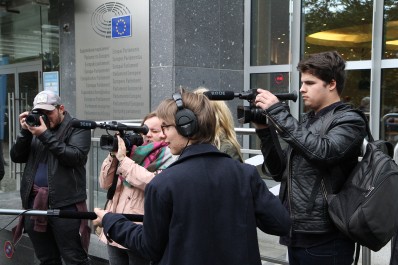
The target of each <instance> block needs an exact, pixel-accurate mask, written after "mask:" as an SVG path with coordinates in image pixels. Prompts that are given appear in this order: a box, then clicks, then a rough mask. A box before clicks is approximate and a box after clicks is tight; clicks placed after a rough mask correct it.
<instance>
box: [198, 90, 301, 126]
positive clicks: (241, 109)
mask: <svg viewBox="0 0 398 265" xmlns="http://www.w3.org/2000/svg"><path fill="white" fill-rule="evenodd" d="M204 94H205V95H206V96H207V97H208V98H209V99H210V100H232V99H234V98H240V99H245V100H247V101H248V102H249V103H250V105H249V106H242V105H240V106H238V108H237V118H238V121H239V123H241V124H243V123H248V122H255V123H260V124H267V117H266V116H265V115H264V113H263V112H264V111H263V110H262V109H261V108H257V107H256V105H255V104H254V100H255V99H256V96H257V94H258V93H257V89H256V88H253V89H250V90H248V91H243V92H241V93H235V92H233V91H206V92H204ZM274 95H275V96H276V97H277V98H278V99H279V100H281V101H285V100H292V101H294V102H296V100H297V92H296V91H293V92H292V93H275V94H274Z"/></svg>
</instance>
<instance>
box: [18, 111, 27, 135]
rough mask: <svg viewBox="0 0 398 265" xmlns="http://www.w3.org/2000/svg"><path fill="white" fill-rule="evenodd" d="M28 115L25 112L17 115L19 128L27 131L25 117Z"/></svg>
mask: <svg viewBox="0 0 398 265" xmlns="http://www.w3.org/2000/svg"><path fill="white" fill-rule="evenodd" d="M28 115H29V112H28V111H25V112H23V113H21V114H19V123H20V124H21V128H22V129H25V130H27V129H28V124H27V123H26V117H27V116H28Z"/></svg>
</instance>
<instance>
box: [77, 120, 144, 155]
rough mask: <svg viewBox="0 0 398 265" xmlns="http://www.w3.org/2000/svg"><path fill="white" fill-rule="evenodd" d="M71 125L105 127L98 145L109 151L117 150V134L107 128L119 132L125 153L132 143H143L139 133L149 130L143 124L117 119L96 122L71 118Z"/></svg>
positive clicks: (93, 127)
mask: <svg viewBox="0 0 398 265" xmlns="http://www.w3.org/2000/svg"><path fill="white" fill-rule="evenodd" d="M71 126H72V127H75V128H81V129H87V130H91V129H95V128H101V129H105V130H106V132H107V134H105V135H101V137H100V147H101V149H102V150H107V151H109V152H117V150H118V146H119V144H118V139H117V136H116V135H111V134H110V133H109V132H108V131H109V130H110V131H118V132H119V136H120V137H121V138H122V139H123V141H124V144H125V145H126V151H127V153H128V152H130V150H131V148H132V147H133V146H134V145H136V146H140V145H142V144H143V143H144V139H143V137H142V135H141V134H144V135H145V134H147V133H148V131H149V129H148V127H147V126H146V125H145V124H144V126H131V125H126V124H123V123H120V122H117V121H111V122H103V123H97V122H95V121H87V120H73V121H71ZM127 131H133V133H128V132H127Z"/></svg>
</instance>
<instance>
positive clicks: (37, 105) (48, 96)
mask: <svg viewBox="0 0 398 265" xmlns="http://www.w3.org/2000/svg"><path fill="white" fill-rule="evenodd" d="M61 104H62V102H61V98H60V97H59V96H58V95H57V94H55V93H54V92H52V91H49V90H45V91H41V92H40V93H39V94H37V95H36V97H35V99H34V100H33V109H34V110H35V109H43V110H50V111H52V110H54V109H55V106H59V105H61Z"/></svg>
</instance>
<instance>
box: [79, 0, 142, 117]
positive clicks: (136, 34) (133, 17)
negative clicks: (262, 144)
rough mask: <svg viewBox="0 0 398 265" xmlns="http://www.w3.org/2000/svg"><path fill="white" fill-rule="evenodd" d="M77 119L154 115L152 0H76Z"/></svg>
mask: <svg viewBox="0 0 398 265" xmlns="http://www.w3.org/2000/svg"><path fill="white" fill-rule="evenodd" d="M75 24H76V25H75V30H76V35H75V39H76V116H77V117H78V118H79V119H90V120H97V121H100V120H129V119H138V118H143V116H144V115H145V114H147V113H148V112H149V107H150V100H149V94H150V91H149V68H150V66H149V0H141V1H131V0H119V1H104V0H85V1H81V0H75Z"/></svg>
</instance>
